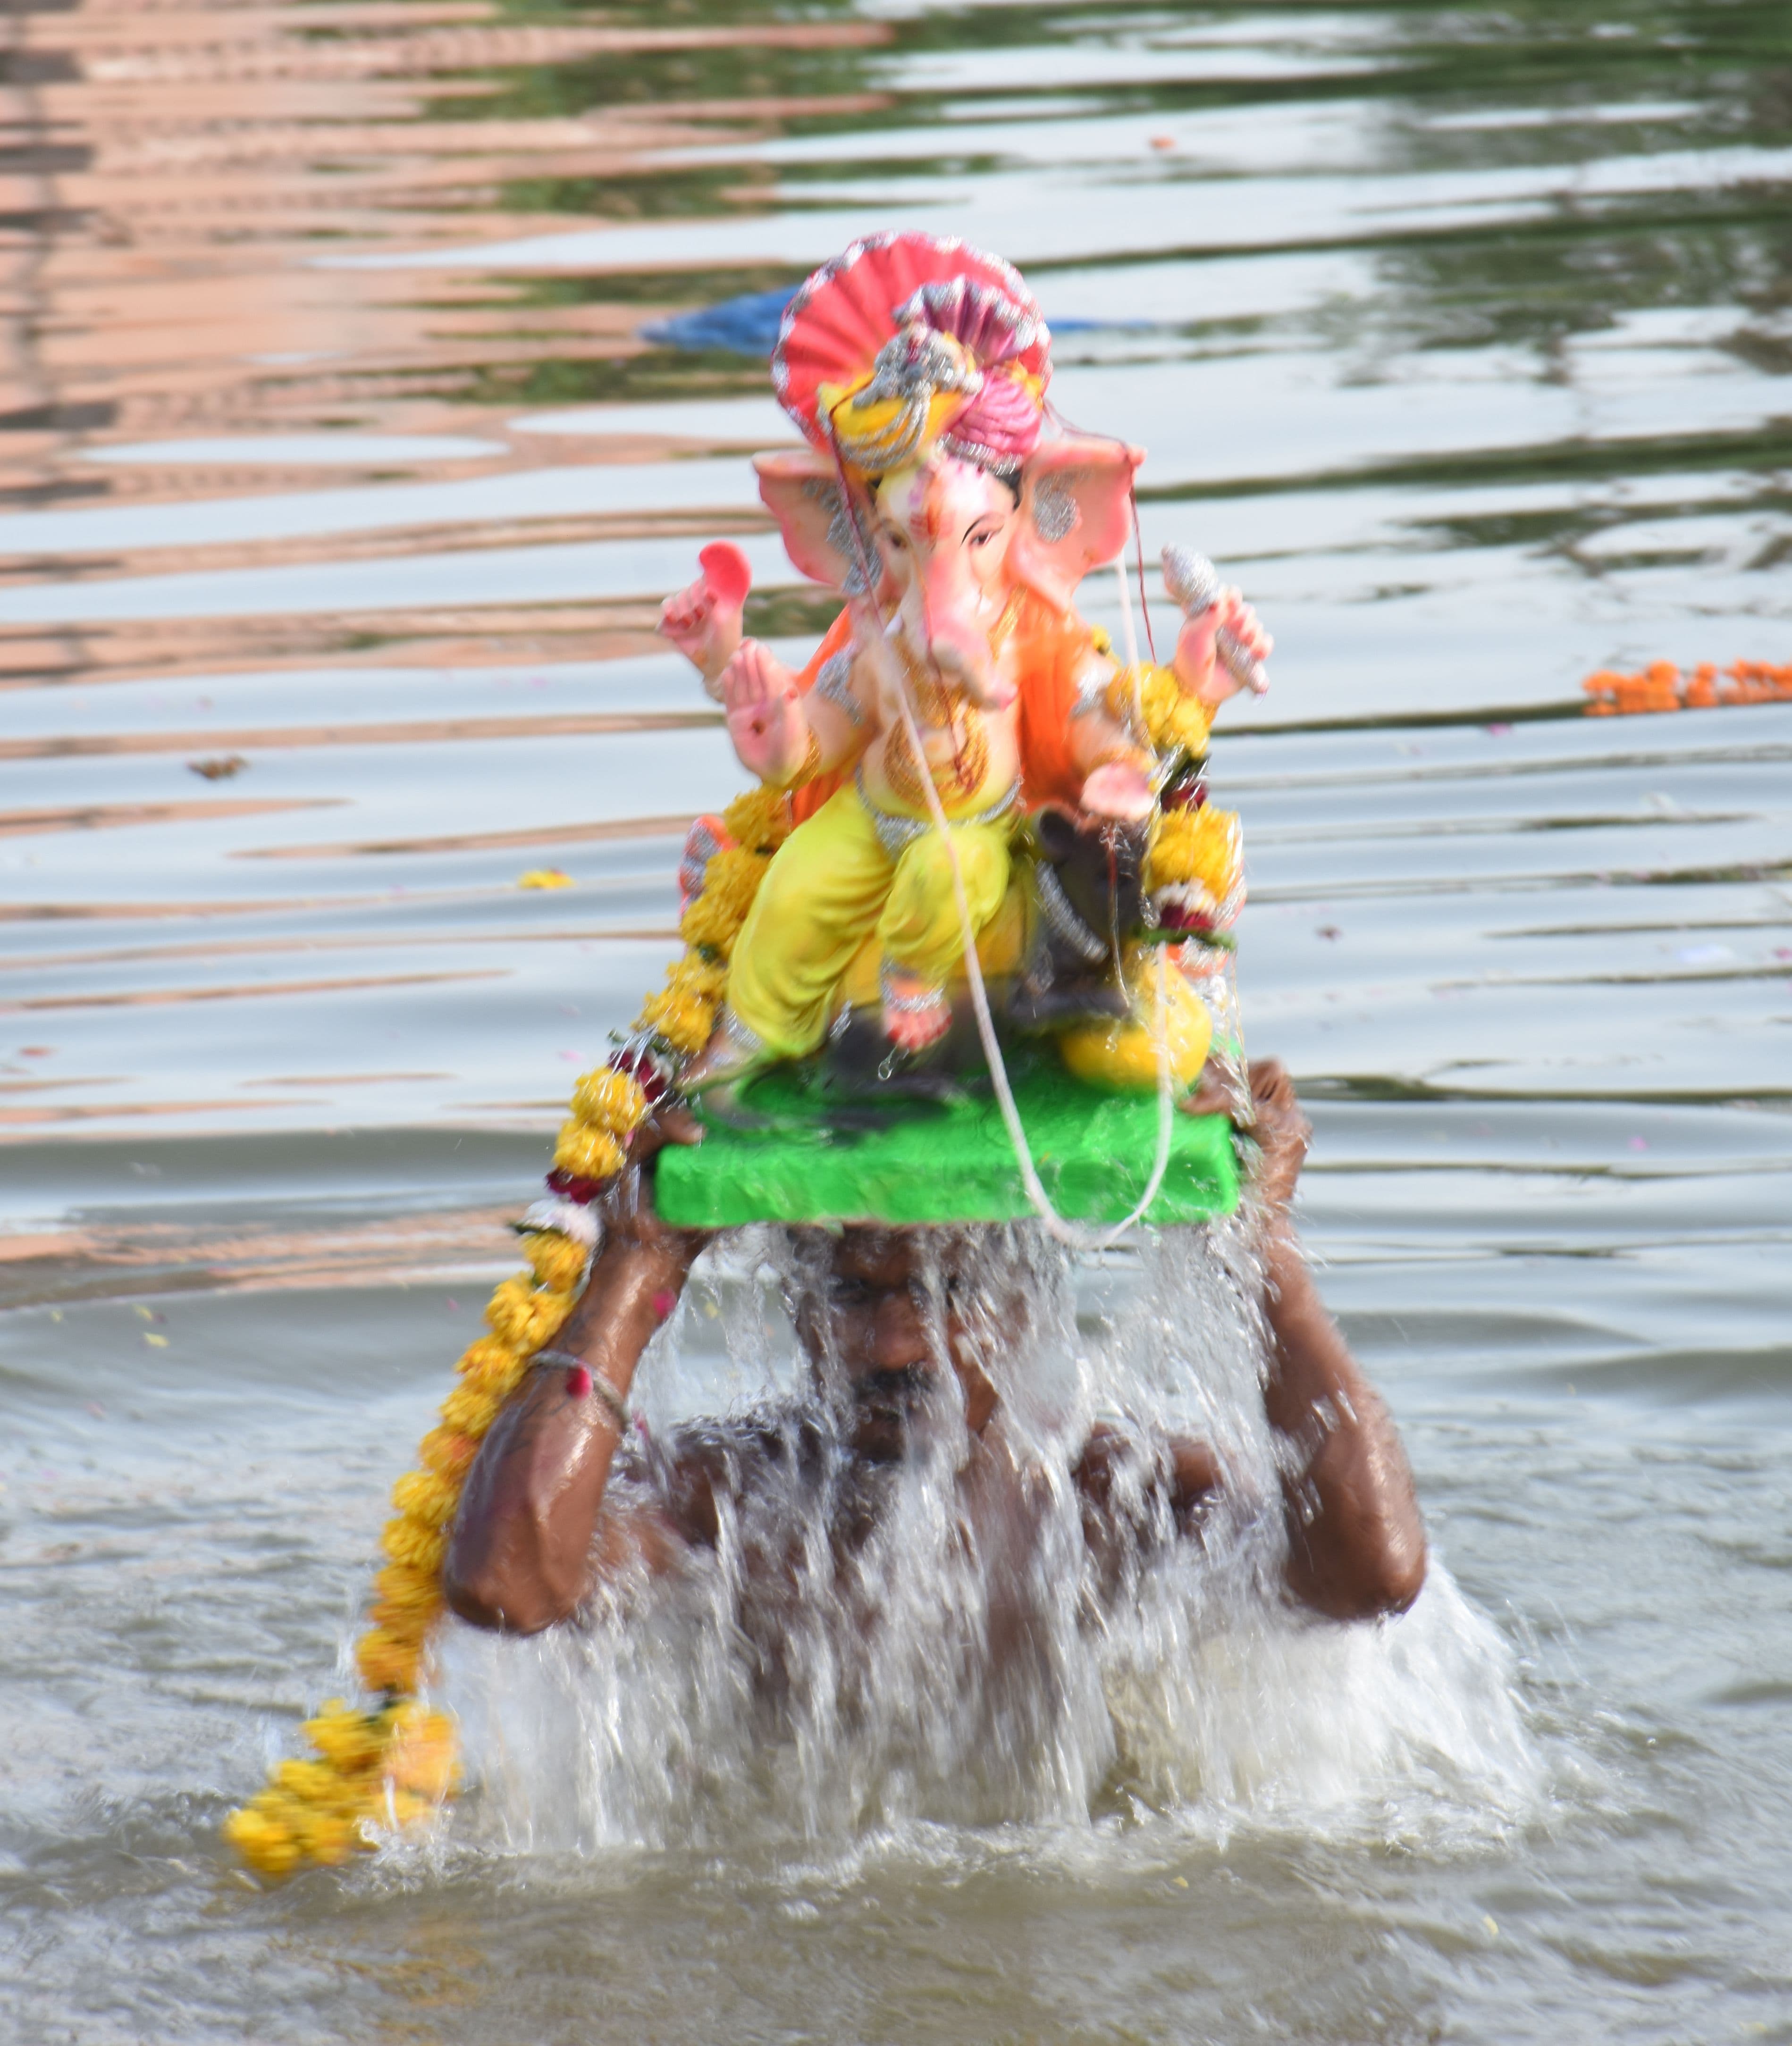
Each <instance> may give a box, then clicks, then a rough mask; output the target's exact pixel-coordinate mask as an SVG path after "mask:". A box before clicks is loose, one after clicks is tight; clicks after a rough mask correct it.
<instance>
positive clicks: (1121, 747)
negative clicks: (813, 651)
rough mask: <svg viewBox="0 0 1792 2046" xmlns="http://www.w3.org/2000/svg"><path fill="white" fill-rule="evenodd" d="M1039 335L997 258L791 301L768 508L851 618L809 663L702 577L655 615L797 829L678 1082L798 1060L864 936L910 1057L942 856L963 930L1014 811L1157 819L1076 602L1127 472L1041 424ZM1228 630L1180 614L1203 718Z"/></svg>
mask: <svg viewBox="0 0 1792 2046" xmlns="http://www.w3.org/2000/svg"><path fill="white" fill-rule="evenodd" d="M1049 346H1050V336H1049V334H1048V332H1047V330H1046V328H1045V324H1044V322H1043V321H1042V320H1041V318H1040V316H1039V311H1038V308H1037V305H1036V304H1035V303H1034V302H1033V298H1032V295H1031V294H1030V293H1029V291H1027V289H1026V288H1025V285H1024V284H1022V281H1021V280H1020V278H1019V276H1018V275H1017V274H1016V273H1015V272H1014V271H1013V270H1012V269H1010V268H1009V266H1008V265H1007V264H1005V263H1002V262H999V261H997V260H996V259H994V258H993V257H982V256H978V255H976V254H975V253H972V252H970V251H967V250H966V249H964V248H962V247H961V246H957V245H951V244H948V243H944V242H939V241H934V240H933V239H932V238H931V237H927V236H924V235H917V234H904V235H894V236H886V237H878V238H875V239H873V240H871V241H866V242H863V243H859V244H855V245H854V246H853V248H852V249H848V251H847V252H846V253H845V254H844V256H842V257H840V258H839V259H837V260H836V261H835V262H834V263H832V264H828V265H827V266H825V268H823V269H821V271H818V272H817V273H816V275H815V276H813V277H812V278H811V279H810V280H809V282H808V283H807V284H805V286H804V287H803V288H802V289H801V291H799V292H798V294H797V295H796V297H795V298H794V299H793V300H792V302H791V304H790V309H789V311H787V312H786V316H785V321H784V326H783V331H782V335H781V337H780V338H779V341H778V349H777V351H776V353H774V357H773V359H772V373H773V381H774V386H775V388H777V391H778V396H779V397H780V399H781V400H782V403H783V404H784V406H785V408H786V411H788V412H789V413H790V415H791V416H792V418H793V419H795V420H796V422H797V423H798V425H799V426H800V427H801V429H802V430H803V432H804V434H805V437H806V438H808V439H809V442H810V443H811V450H812V451H805V452H803V453H799V454H774V455H766V456H762V457H759V460H758V461H757V462H756V464H755V467H756V468H757V469H758V472H759V489H760V494H761V496H763V499H764V500H765V502H766V503H767V505H769V506H770V508H771V510H772V512H773V513H774V515H775V516H776V517H777V519H778V523H779V525H780V527H782V531H783V535H784V540H785V545H786V549H787V550H788V551H789V554H790V558H791V560H792V561H793V562H794V564H795V565H796V566H797V567H798V569H801V571H802V573H804V574H805V575H807V576H809V577H813V578H814V579H815V580H817V581H821V582H824V583H826V584H828V585H831V586H832V588H834V589H836V590H837V591H839V592H840V593H841V595H842V596H844V597H845V599H846V600H847V608H845V610H844V611H843V612H842V613H841V615H840V618H839V619H838V620H836V623H835V625H834V627H833V628H832V631H830V632H829V633H828V636H827V638H826V639H825V640H824V642H823V643H822V646H821V649H820V650H819V652H818V654H817V657H816V658H815V660H814V661H813V662H811V663H810V666H809V668H808V669H807V670H805V672H804V674H802V675H801V676H798V675H797V674H793V673H792V672H791V671H790V670H789V669H787V668H786V667H784V666H782V663H780V662H778V660H776V659H775V658H774V657H773V655H772V654H770V652H769V651H768V650H767V649H766V648H765V647H763V646H762V645H761V644H759V643H758V642H757V641H755V640H751V639H747V640H743V639H741V637H740V618H741V605H742V604H743V600H744V597H745V594H746V591H745V586H744V582H740V583H739V584H738V585H736V586H735V587H732V588H730V587H728V586H727V585H728V581H729V578H728V577H726V576H723V577H709V576H708V575H705V577H701V578H700V579H699V580H698V581H697V582H695V583H693V585H691V586H690V587H689V589H686V590H685V591H683V592H682V593H680V594H679V595H678V596H675V597H673V598H671V599H670V600H668V601H667V603H666V606H665V608H664V612H663V614H662V622H661V627H660V629H661V631H662V632H663V633H664V634H665V635H666V637H667V638H668V639H670V640H671V641H672V642H673V643H674V645H676V646H678V647H680V648H681V649H682V650H683V651H685V652H686V654H688V655H689V657H690V658H692V659H693V661H694V662H696V663H697V666H699V667H700V668H701V670H702V672H703V675H704V678H705V683H706V684H707V685H709V688H710V689H711V692H712V693H713V694H715V695H716V696H717V697H720V700H721V701H723V702H724V704H725V705H726V706H727V711H728V729H729V732H730V733H731V735H732V738H733V740H734V743H735V747H736V751H737V752H738V754H739V755H740V759H741V760H742V762H743V764H744V765H745V766H747V768H748V769H749V770H751V772H753V773H754V774H757V775H758V776H759V778H761V780H762V781H763V782H767V783H768V784H769V785H770V786H773V787H775V788H780V789H792V790H794V792H795V806H796V813H797V815H798V818H799V820H800V821H799V824H798V828H797V830H796V831H795V832H794V833H793V834H792V836H790V839H789V840H787V841H786V843H785V844H784V846H783V847H782V848H781V850H780V851H778V854H777V856H776V858H775V859H774V861H773V863H772V865H771V868H770V872H769V873H768V874H767V876H766V878H765V881H764V883H763V886H761V888H760V889H759V894H758V895H757V898H755V901H754V904H753V907H752V909H751V913H750V915H749V917H748V918H747V924H746V926H745V928H743V930H742V932H741V933H740V937H739V940H738V941H737V942H736V945H735V948H734V951H733V954H732V959H731V960H730V963H729V971H728V985H727V991H726V1007H725V1009H724V1012H723V1015H722V1019H721V1021H720V1025H719V1027H718V1029H717V1031H716V1036H715V1037H714V1038H713V1040H712V1042H711V1044H709V1047H708V1048H707V1049H706V1050H705V1052H704V1053H703V1055H702V1056H701V1058H700V1059H699V1060H697V1063H696V1064H695V1065H694V1066H693V1067H690V1068H689V1069H688V1070H687V1071H686V1074H685V1075H684V1077H683V1081H682V1084H683V1085H684V1087H686V1089H687V1090H689V1091H700V1090H701V1089H702V1088H703V1087H705V1086H707V1085H710V1084H713V1083H715V1082H716V1081H718V1080H721V1079H732V1078H734V1077H736V1076H738V1075H740V1074H741V1073H743V1072H744V1071H746V1070H747V1069H748V1068H749V1067H753V1066H756V1065H758V1064H762V1063H764V1062H765V1061H767V1060H774V1059H780V1058H790V1057H798V1056H802V1055H803V1054H805V1053H807V1052H812V1051H813V1050H814V1049H815V1048H817V1046H818V1045H819V1044H821V1041H822V1039H823V1037H825V1034H826V1033H827V1030H828V1025H829V1024H830V1022H831V1021H832V1018H833V1013H834V1010H835V1006H836V998H837V994H838V990H839V989H840V983H841V981H842V978H843V976H844V974H845V973H846V971H847V968H848V965H849V964H850V963H851V962H852V959H853V958H854V956H855V954H856V953H857V952H859V949H860V948H861V947H862V946H863V944H864V943H865V941H866V940H867V938H868V937H870V936H872V935H873V934H874V933H875V938H876V941H877V944H878V947H879V952H880V954H881V968H880V973H879V980H880V983H881V990H882V1002H883V1022H884V1027H885V1029H886V1032H887V1033H888V1035H889V1037H890V1040H892V1042H893V1043H894V1044H896V1045H898V1046H899V1047H901V1048H902V1049H904V1050H906V1051H911V1052H913V1051H918V1050H920V1049H921V1048H924V1047H925V1046H926V1045H927V1044H930V1043H932V1042H933V1041H934V1040H936V1039H937V1038H938V1037H940V1036H941V1035H943V1034H944V1032H945V1030H946V1029H947V1028H948V1025H949V1022H950V1008H949V1005H948V998H947V993H946V989H947V983H948V981H949V980H950V979H952V977H953V975H955V973H956V971H958V970H959V968H960V963H961V959H962V955H963V952H964V928H963V924H962V921H961V918H960V911H959V907H958V901H957V895H956V890H955V887H954V881H953V874H952V863H953V855H955V854H956V865H957V868H958V874H959V876H960V878H961V880H962V884H963V888H964V898H965V903H966V906H967V909H968V912H969V917H970V922H971V928H972V930H973V932H975V933H978V934H981V932H983V930H984V929H985V928H987V925H989V924H990V922H991V919H992V918H993V917H994V916H995V913H996V912H997V910H998V908H999V907H1000V906H1001V904H1002V900H1003V897H1004V895H1005V894H1006V890H1007V888H1008V885H1009V880H1010V860H1011V849H1012V847H1013V842H1014V832H1015V828H1016V826H1017V824H1018V818H1019V814H1020V813H1021V812H1022V810H1023V809H1032V808H1034V807H1037V805H1040V804H1042V803H1045V802H1056V803H1058V804H1061V805H1067V806H1068V807H1069V808H1070V809H1073V810H1076V811H1079V812H1080V813H1084V814H1085V815H1087V816H1091V817H1094V818H1097V819H1112V820H1127V821H1131V822H1135V823H1136V822H1137V821H1138V820H1141V819H1144V818H1145V817H1147V816H1149V815H1150V813H1151V812H1152V809H1153V798H1154V790H1153V770H1154V767H1155V766H1156V761H1155V759H1154V756H1153V752H1152V751H1151V749H1150V747H1149V746H1148V745H1147V744H1145V743H1144V735H1142V734H1141V733H1140V732H1137V730H1136V729H1135V728H1134V726H1133V724H1132V721H1131V720H1130V717H1129V716H1127V714H1126V705H1123V704H1119V703H1117V702H1116V701H1112V700H1111V699H1112V697H1113V692H1112V691H1111V689H1110V685H1112V683H1113V682H1114V677H1115V676H1116V674H1117V673H1118V670H1117V666H1116V664H1115V662H1114V660H1113V658H1111V656H1110V654H1109V653H1108V652H1107V650H1106V639H1105V636H1104V635H1099V634H1098V633H1095V632H1094V631H1091V628H1090V627H1088V626H1087V624H1085V623H1083V620H1081V619H1079V617H1078V616H1077V615H1076V611H1075V609H1074V608H1073V607H1072V597H1073V596H1074V593H1075V592H1076V586H1077V585H1078V583H1079V581H1081V580H1082V578H1083V576H1084V575H1085V574H1086V573H1087V572H1088V570H1089V569H1091V567H1093V566H1095V565H1097V564H1098V563H1100V562H1109V561H1111V560H1113V559H1114V557H1115V556H1116V555H1117V554H1119V552H1120V551H1121V549H1122V546H1123V545H1124V542H1125V540H1126V536H1127V535H1128V533H1129V532H1130V528H1131V493H1132V484H1133V476H1134V471H1135V470H1136V469H1137V466H1138V465H1139V463H1140V462H1141V461H1142V460H1143V456H1142V454H1141V452H1140V451H1139V450H1137V449H1134V448H1130V447H1128V446H1126V444H1125V443H1124V442H1118V441H1113V440H1106V439H1100V438H1090V437H1084V436H1081V435H1067V434H1060V435H1057V436H1056V437H1054V438H1045V437H1044V429H1045V385H1046V382H1047V380H1048V378H1049V375H1050V361H1049ZM736 560H738V557H736ZM718 584H720V585H721V586H718ZM1219 627H1226V628H1227V629H1229V630H1230V631H1231V633H1232V634H1233V635H1234V638H1235V639H1236V640H1237V641H1238V642H1239V643H1241V644H1242V646H1243V647H1244V648H1245V649H1246V650H1247V651H1248V652H1249V654H1251V655H1252V656H1253V658H1261V656H1262V655H1263V654H1265V653H1267V651H1268V650H1269V642H1268V640H1267V639H1266V638H1265V635H1263V634H1262V631H1261V627H1259V626H1258V624H1257V620H1256V619H1255V616H1254V615H1253V613H1252V612H1250V611H1249V608H1248V607H1247V606H1246V605H1244V604H1243V603H1242V600H1239V599H1238V596H1237V593H1235V592H1230V591H1229V592H1226V593H1225V594H1224V600H1223V601H1222V604H1219V605H1218V606H1217V607H1215V609H1214V610H1213V611H1211V612H1210V613H1209V614H1208V616H1207V617H1206V619H1204V620H1203V621H1202V622H1200V623H1199V624H1197V623H1190V624H1189V625H1188V626H1187V627H1185V628H1184V634H1183V637H1182V640H1181V642H1180V643H1179V646H1178V650H1177V654H1176V663H1175V666H1176V674H1177V676H1178V677H1179V679H1180V681H1181V682H1182V684H1183V685H1184V687H1185V688H1186V689H1189V690H1190V691H1191V692H1196V693H1201V694H1202V695H1203V697H1204V700H1205V701H1207V703H1208V705H1210V707H1211V705H1213V704H1215V703H1217V702H1218V701H1220V700H1221V699H1222V697H1224V696H1226V695H1227V694H1229V693H1230V691H1231V689H1232V688H1234V686H1236V685H1235V684H1234V683H1233V682H1232V681H1230V679H1229V678H1228V677H1226V676H1225V675H1224V674H1223V673H1222V671H1220V670H1217V669H1216V666H1215V661H1214V658H1213V646H1214V638H1215V631H1216V630H1217V629H1218V628H1219ZM917 740H918V742H919V756H918V758H917V748H916V742H917ZM928 782H931V784H932V786H933V792H934V793H935V794H936V795H937V798H938V801H939V804H940V809H941V811H942V813H943V814H944V817H945V819H946V820H947V822H948V828H949V832H950V840H951V850H950V851H948V846H947V843H946V842H945V839H944V836H942V834H941V833H940V832H939V831H938V830H937V828H935V827H936V820H935V817H934V813H933V804H932V802H931V801H929V792H928V788H927V786H926V785H927V783H928Z"/></svg>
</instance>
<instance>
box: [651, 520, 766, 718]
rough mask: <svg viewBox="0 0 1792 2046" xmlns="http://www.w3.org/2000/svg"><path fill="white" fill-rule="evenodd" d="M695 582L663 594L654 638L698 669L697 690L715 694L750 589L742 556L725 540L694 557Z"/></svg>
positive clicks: (736, 644)
mask: <svg viewBox="0 0 1792 2046" xmlns="http://www.w3.org/2000/svg"><path fill="white" fill-rule="evenodd" d="M697 563H698V566H699V567H700V569H701V574H699V576H698V577H697V580H696V581H695V582H693V583H691V584H689V585H687V586H686V588H685V589H682V590H680V591H679V592H678V595H677V596H669V597H667V599H666V601H665V603H664V604H662V605H661V606H660V609H659V634H660V637H661V638H662V639H670V641H671V643H672V644H673V645H674V647H677V648H678V651H679V652H680V653H681V654H683V655H684V657H685V658H686V660H687V661H689V662H692V663H693V665H694V666H696V667H697V668H698V669H699V670H701V672H702V675H703V686H704V687H705V689H707V690H708V691H709V693H710V695H711V696H713V697H717V698H719V697H720V695H721V686H720V685H721V677H722V671H723V670H724V669H725V668H726V667H727V666H728V662H730V661H732V659H733V658H734V656H735V654H736V651H737V650H738V649H739V647H740V619H741V614H742V612H743V611H744V610H745V608H746V606H747V591H748V590H749V589H751V587H752V581H753V575H752V570H751V569H750V568H749V567H748V566H747V557H746V556H745V555H744V554H742V553H741V551H740V549H739V548H738V547H735V546H730V545H729V544H728V542H727V541H726V540H718V541H716V543H715V544H714V545H713V546H708V547H705V549H704V550H703V551H702V553H701V554H699V555H698V556H697Z"/></svg>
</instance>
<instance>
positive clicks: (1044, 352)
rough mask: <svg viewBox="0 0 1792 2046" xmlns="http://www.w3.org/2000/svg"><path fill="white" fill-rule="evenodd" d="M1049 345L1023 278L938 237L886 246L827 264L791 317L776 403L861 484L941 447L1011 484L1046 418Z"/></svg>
mask: <svg viewBox="0 0 1792 2046" xmlns="http://www.w3.org/2000/svg"><path fill="white" fill-rule="evenodd" d="M1051 347H1052V337H1051V334H1050V333H1049V330H1048V329H1047V327H1046V325H1045V321H1044V320H1043V319H1041V318H1040V315H1039V307H1038V306H1037V303H1035V302H1034V299H1033V294H1032V293H1031V292H1030V291H1029V290H1028V289H1027V288H1026V286H1025V284H1022V281H1021V278H1020V276H1019V273H1018V272H1017V271H1015V270H1014V269H1012V268H1010V266H1009V265H1008V264H1006V263H1004V262H1003V261H1001V259H1000V258H999V257H994V256H984V255H981V254H979V253H978V251H977V250H975V249H967V248H966V247H965V246H964V244H963V243H962V242H959V241H941V240H938V239H937V238H936V237H933V235H930V234H879V235H874V236H872V237H871V238H869V239H868V240H867V241H855V242H854V243H853V245H852V247H851V248H850V249H847V250H846V251H845V253H844V254H842V255H840V256H836V257H835V258H834V259H833V261H832V262H830V263H825V264H823V265H822V267H821V268H820V269H819V270H817V272H815V274H814V276H812V277H811V278H810V279H809V281H808V282H807V283H806V284H804V285H803V286H802V287H801V289H800V290H798V292H797V294H796V295H795V296H794V298H793V299H791V301H790V304H789V306H788V307H786V309H785V313H784V322H783V326H782V329H781V330H780V332H779V334H778V346H777V347H776V348H775V349H774V350H773V353H772V357H771V379H772V386H773V388H774V390H775V391H776V392H777V393H778V402H779V403H781V404H782V406H783V407H784V409H785V411H787V412H788V413H789V414H790V416H791V418H792V419H794V420H795V421H796V423H797V424H798V426H799V427H801V429H802V430H803V434H804V435H805V438H807V439H808V440H809V442H811V443H812V444H813V446H816V447H817V448H820V449H821V450H824V451H825V452H826V453H828V454H834V455H836V456H837V457H838V458H839V459H840V461H843V462H844V463H845V464H846V465H847V466H848V468H850V469H856V470H857V471H858V472H859V473H860V474H861V475H865V476H879V475H882V474H883V473H885V472H886V471H887V470H890V469H901V468H905V467H906V466H908V465H910V464H912V463H915V462H918V461H924V460H925V458H926V457H927V456H928V455H929V454H931V453H932V452H933V450H935V449H936V448H939V449H943V450H944V451H945V452H946V453H947V454H953V455H956V456H958V457H960V460H962V461H971V462H975V463H976V464H977V465H978V466H979V468H983V469H991V470H993V471H994V473H996V474H997V475H998V476H1007V477H1012V476H1014V475H1015V474H1016V473H1018V471H1019V469H1020V466H1021V465H1022V462H1023V461H1025V459H1026V457H1028V456H1029V454H1032V452H1033V448H1034V446H1035V445H1036V444H1037V441H1038V439H1039V433H1040V428H1041V425H1042V423H1043V422H1044V417H1045V385H1046V383H1047V381H1048V380H1049V378H1050V376H1051V374H1052V363H1051Z"/></svg>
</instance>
